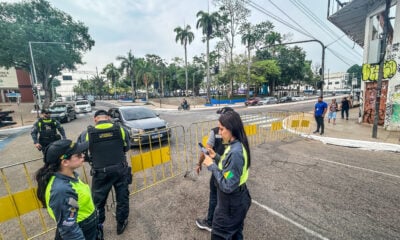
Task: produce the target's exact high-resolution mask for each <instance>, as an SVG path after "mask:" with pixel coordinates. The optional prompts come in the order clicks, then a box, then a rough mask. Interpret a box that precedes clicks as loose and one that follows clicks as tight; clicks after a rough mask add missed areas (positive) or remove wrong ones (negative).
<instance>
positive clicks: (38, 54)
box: [0, 0, 94, 107]
mask: <svg viewBox="0 0 400 240" xmlns="http://www.w3.org/2000/svg"><path fill="white" fill-rule="evenodd" d="M0 29H1V31H0V65H1V66H5V67H7V68H8V67H17V68H23V69H25V70H27V71H29V70H30V66H32V63H31V57H30V51H29V44H28V42H46V43H48V42H62V43H69V45H62V44H46V43H43V44H39V43H36V44H35V43H32V53H33V57H34V61H35V69H36V73H37V77H38V79H37V81H38V83H41V84H42V86H43V89H44V91H45V98H44V100H45V101H44V106H45V107H47V106H48V105H49V100H50V99H49V96H50V91H51V82H52V81H53V80H54V77H55V76H58V75H60V74H61V70H63V69H71V70H73V69H75V65H76V64H82V63H83V62H82V53H83V52H86V51H88V50H90V49H91V48H92V46H94V40H93V39H92V38H91V37H90V35H89V33H88V28H87V27H86V26H85V25H84V24H83V23H82V22H77V21H74V20H73V19H72V17H71V16H70V15H68V14H67V13H65V12H62V11H60V10H58V9H56V8H54V7H52V6H51V5H50V4H49V3H48V2H47V1H45V0H32V1H22V2H17V3H7V2H1V3H0Z"/></svg>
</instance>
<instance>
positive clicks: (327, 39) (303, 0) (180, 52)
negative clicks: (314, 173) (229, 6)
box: [7, 0, 362, 73]
mask: <svg viewBox="0 0 400 240" xmlns="http://www.w3.org/2000/svg"><path fill="white" fill-rule="evenodd" d="M17 1H19V0H7V2H17ZM49 2H50V3H51V4H52V5H53V6H54V7H55V8H58V9H60V10H62V11H64V12H66V13H68V14H70V15H71V16H72V17H73V19H74V20H76V21H81V22H83V23H84V24H85V25H86V26H88V28H89V34H90V35H91V37H92V38H93V39H94V40H95V46H94V47H93V48H92V50H91V51H90V52H86V53H85V54H84V57H83V61H84V62H85V63H86V64H85V65H83V66H78V69H79V70H86V71H95V69H96V67H97V68H98V69H99V71H101V70H102V69H103V68H104V67H105V66H106V65H107V64H108V63H111V62H113V63H114V64H117V65H118V64H119V62H118V61H117V60H116V57H117V56H121V55H122V56H126V55H127V53H128V52H129V50H132V53H133V54H134V55H135V57H144V56H145V55H146V54H156V55H158V56H160V57H161V58H162V59H165V60H166V62H171V59H172V58H174V57H181V58H184V48H183V46H182V45H181V44H180V43H179V42H178V43H177V42H175V36H176V34H175V32H174V31H173V30H174V28H176V27H178V26H180V27H183V26H184V25H186V24H189V25H190V26H191V27H192V31H193V32H194V35H195V39H194V41H193V42H192V43H191V44H190V45H188V60H191V59H192V57H193V56H195V55H197V56H199V55H200V54H201V53H205V51H206V44H205V43H203V42H202V34H201V31H200V29H198V30H197V29H196V22H197V18H196V13H197V12H198V11H200V10H203V11H207V9H208V8H209V9H210V12H213V11H216V10H217V7H215V6H214V5H213V2H212V0H209V1H207V0H186V1H183V0H50V1H49ZM251 2H254V3H256V4H258V5H259V6H260V7H262V8H263V9H265V10H267V11H268V12H270V13H272V14H274V15H275V16H278V17H279V18H281V19H282V20H284V21H286V22H288V23H290V24H291V25H293V26H295V27H296V28H300V27H302V28H303V29H304V30H305V31H307V32H308V33H310V34H311V35H312V36H313V37H314V38H316V39H318V40H320V41H322V42H323V43H324V45H325V46H328V48H327V50H326V58H325V73H327V72H328V71H329V72H331V73H334V72H345V71H347V69H348V68H349V67H351V66H352V65H353V64H359V65H361V64H362V48H361V47H360V46H358V45H357V44H355V43H353V42H352V41H351V40H350V39H349V38H348V37H347V36H345V34H344V33H343V32H341V31H340V30H339V29H338V28H337V27H336V26H334V25H333V24H332V23H330V22H329V21H328V20H327V4H328V0H252V1H251ZM247 7H248V9H249V10H250V11H251V16H250V17H249V22H251V23H252V24H257V23H260V22H262V21H271V22H272V23H273V24H274V25H275V30H276V31H278V32H280V33H281V34H289V33H290V34H291V39H290V41H292V42H293V41H301V40H309V39H311V38H310V37H309V36H305V35H303V34H301V33H299V32H297V31H296V30H293V29H291V28H289V27H287V26H285V25H284V24H282V23H280V22H278V21H276V20H275V19H273V18H271V17H270V16H268V15H266V14H265V13H263V12H261V11H260V10H259V9H256V8H254V7H253V6H250V5H247ZM300 9H303V11H309V12H311V13H312V14H313V15H314V16H316V17H317V19H318V21H320V22H321V23H322V24H323V25H324V26H325V28H324V29H327V28H329V29H330V31H332V32H333V33H332V34H331V33H329V32H326V30H325V31H324V30H323V29H321V28H319V27H318V26H317V24H316V23H314V22H313V21H312V20H310V18H308V17H307V16H306V15H305V14H304V13H303V12H302V11H301V10H300ZM280 10H282V11H283V13H282V11H280ZM296 24H298V25H296ZM299 26H300V27H299ZM304 30H302V31H304ZM338 39H339V40H338ZM216 42H217V40H212V41H211V43H210V44H211V46H212V45H213V44H215V43H216ZM235 46H236V47H235V50H234V51H235V53H236V54H239V53H240V54H242V53H244V51H245V50H244V46H243V45H242V44H241V43H240V41H239V40H238V41H236V44H235ZM298 46H300V47H302V48H303V49H304V50H305V51H306V54H307V55H306V59H307V60H312V62H313V63H318V64H321V59H322V47H321V45H319V44H318V43H316V42H310V43H303V44H298ZM330 51H334V52H335V54H336V55H338V56H340V58H341V59H339V58H337V57H336V56H334V55H333V54H332V53H331V52H330Z"/></svg>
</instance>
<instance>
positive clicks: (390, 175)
mask: <svg viewBox="0 0 400 240" xmlns="http://www.w3.org/2000/svg"><path fill="white" fill-rule="evenodd" d="M314 159H315V160H318V161H323V162H327V163H332V164H337V165H341V166H345V167H348V168H355V169H359V170H363V171H367V172H372V173H378V174H382V175H386V176H389V177H394V178H400V176H399V175H394V174H390V173H385V172H380V171H375V170H372V169H368V168H363V167H357V166H352V165H348V164H344V163H339V162H335V161H330V160H326V159H321V158H314Z"/></svg>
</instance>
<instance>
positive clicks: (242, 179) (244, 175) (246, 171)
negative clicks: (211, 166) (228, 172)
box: [218, 144, 249, 186]
mask: <svg viewBox="0 0 400 240" xmlns="http://www.w3.org/2000/svg"><path fill="white" fill-rule="evenodd" d="M241 145H242V151H243V159H244V164H243V170H242V175H241V176H240V182H239V186H241V185H243V184H244V183H246V181H247V178H248V177H249V169H248V168H247V163H248V161H247V151H246V148H245V147H244V146H243V144H241ZM230 150H231V146H230V145H229V146H228V147H226V149H225V152H224V154H223V155H222V156H221V160H220V161H219V163H218V169H219V170H221V171H222V170H223V165H222V162H223V161H224V160H225V158H226V155H227V154H228V153H229V151H230Z"/></svg>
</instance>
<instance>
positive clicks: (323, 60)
mask: <svg viewBox="0 0 400 240" xmlns="http://www.w3.org/2000/svg"><path fill="white" fill-rule="evenodd" d="M306 42H318V43H319V44H320V45H321V47H322V61H321V71H320V73H321V88H320V89H321V96H322V97H323V96H324V90H323V88H324V85H323V84H324V72H325V71H324V69H325V48H326V47H325V45H324V44H323V43H322V42H321V41H320V40H317V39H311V40H304V41H296V42H287V43H281V44H273V45H270V46H281V45H288V44H296V43H306Z"/></svg>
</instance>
